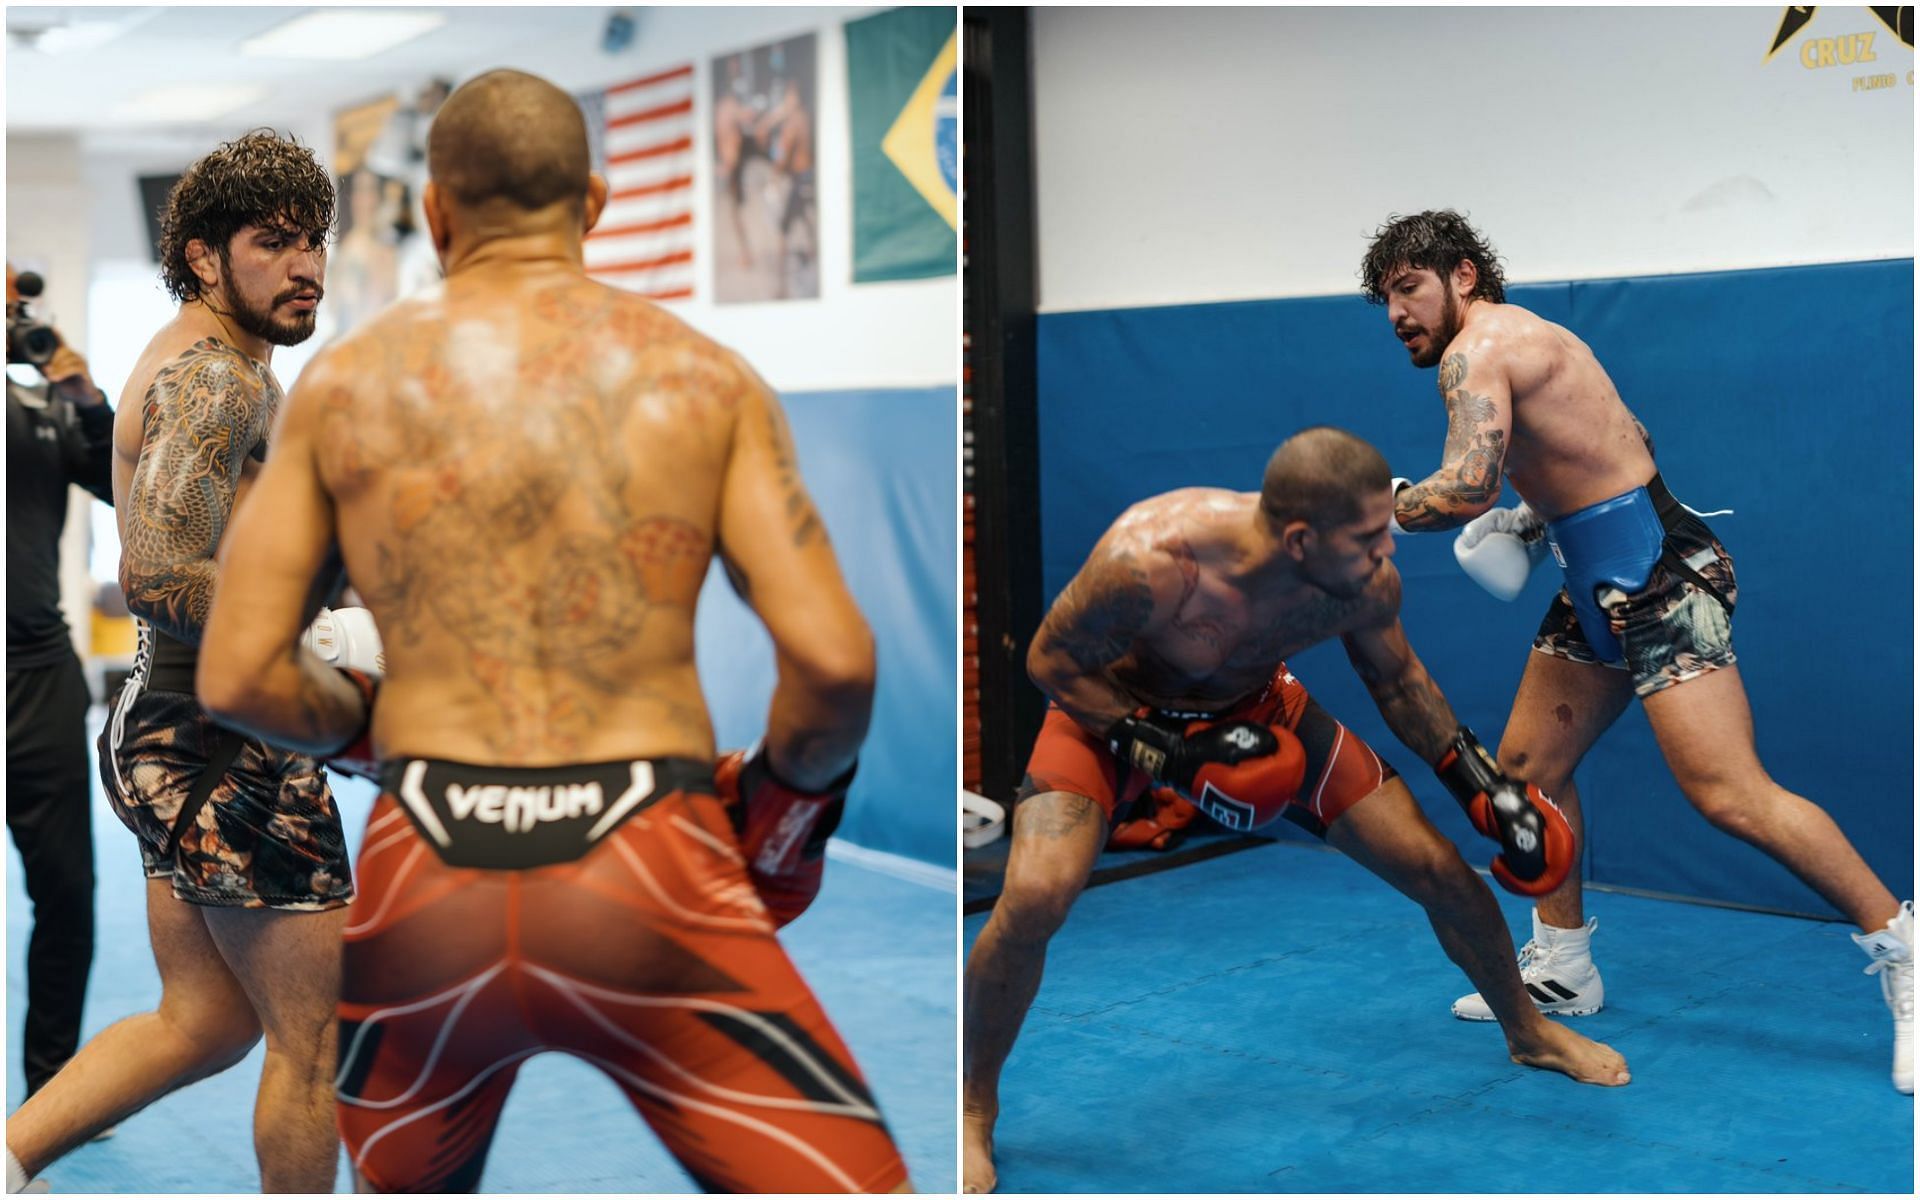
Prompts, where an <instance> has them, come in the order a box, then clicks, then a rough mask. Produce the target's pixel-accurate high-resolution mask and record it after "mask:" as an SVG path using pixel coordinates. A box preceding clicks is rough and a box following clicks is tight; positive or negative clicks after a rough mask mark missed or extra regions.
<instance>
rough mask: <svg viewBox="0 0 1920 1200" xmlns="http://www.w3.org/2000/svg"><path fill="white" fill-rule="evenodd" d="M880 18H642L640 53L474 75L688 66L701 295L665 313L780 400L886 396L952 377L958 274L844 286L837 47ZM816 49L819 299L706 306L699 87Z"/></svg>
mask: <svg viewBox="0 0 1920 1200" xmlns="http://www.w3.org/2000/svg"><path fill="white" fill-rule="evenodd" d="M879 11H882V8H881V7H870V8H853V9H835V8H820V7H796V8H787V9H773V10H769V9H754V10H750V13H751V19H750V20H749V19H747V15H748V14H747V12H743V11H742V10H732V11H731V12H730V11H729V10H727V9H724V8H717V7H716V8H664V7H662V8H649V9H647V10H645V18H644V19H645V20H646V21H647V23H648V24H647V27H646V31H645V42H644V47H645V51H646V54H645V56H644V57H642V56H641V55H639V54H637V53H636V54H629V55H625V56H623V57H621V58H619V59H611V60H610V59H607V58H605V57H598V56H596V57H594V58H586V57H583V56H582V55H580V54H579V53H578V52H577V51H575V50H572V49H570V48H568V47H560V46H552V47H540V46H530V47H528V48H527V51H526V53H525V54H524V55H523V56H521V57H519V58H518V59H516V60H515V61H511V62H505V63H476V64H474V72H473V73H475V74H477V73H478V72H479V71H480V70H484V69H486V68H489V67H494V66H512V67H519V68H520V69H522V70H527V71H532V72H534V73H535V74H538V75H544V76H546V77H547V78H548V79H551V80H553V81H554V82H555V83H557V84H560V85H561V86H562V87H565V88H566V89H567V90H568V91H573V92H580V91H586V90H589V89H591V88H596V87H601V86H604V85H607V84H612V83H619V82H621V81H622V80H626V79H632V78H635V77H637V76H641V75H647V74H651V73H652V72H654V71H658V70H662V69H665V68H668V67H673V66H677V65H679V64H681V63H683V62H687V61H688V60H690V59H691V60H692V61H693V62H694V64H695V71H694V75H695V78H694V97H695V100H694V111H695V113H696V114H697V115H698V116H700V117H701V118H702V119H699V120H696V122H695V126H696V129H697V130H698V132H697V133H696V135H695V139H694V141H695V149H696V153H697V156H698V157H697V158H696V160H695V161H696V162H698V163H699V164H700V165H699V167H698V168H696V170H695V172H694V213H695V217H694V219H695V221H696V222H698V234H697V236H698V241H697V243H696V250H695V254H696V256H697V258H696V265H697V268H698V270H699V275H700V285H699V286H698V288H697V289H696V292H695V299H694V300H692V301H688V302H683V303H677V304H673V305H670V306H669V307H671V308H672V310H673V311H674V312H676V313H678V314H680V315H681V316H683V317H685V318H686V319H687V320H688V321H689V322H691V323H692V324H693V325H694V326H695V327H696V328H698V329H700V330H701V331H702V332H704V333H706V334H707V335H709V336H710V337H713V338H716V339H718V340H719V341H721V342H724V343H726V344H727V345H729V346H732V347H734V348H735V349H738V350H739V351H740V352H741V353H743V354H744V355H746V356H747V358H748V359H749V360H751V361H752V363H753V364H754V366H755V368H756V369H758V370H759V372H760V373H761V374H762V375H764V376H765V377H766V379H767V381H768V382H769V383H771V384H772V385H773V386H774V387H775V388H776V389H778V390H780V391H812V390H826V389H838V388H862V387H886V386H903V387H904V386H936V385H941V384H953V383H957V381H958V380H959V378H960V281H959V276H958V275H948V276H945V277H943V278H938V279H924V280H911V281H905V282H900V283H872V284H861V285H860V286H858V287H855V286H854V285H853V282H852V280H853V195H852V191H853V157H852V146H851V141H850V132H851V131H850V129H849V125H848V115H847V75H846V51H847V44H846V35H845V33H844V32H843V31H842V29H841V26H842V25H843V24H844V23H845V22H847V21H849V20H853V19H856V18H858V17H862V16H867V15H869V14H871V13H875V12H879ZM809 32H811V33H813V34H814V35H815V45H817V46H818V47H819V64H818V74H817V77H816V78H817V79H818V91H817V93H816V97H815V103H816V105H817V106H818V124H817V129H818V145H817V146H816V147H815V151H816V155H817V158H818V164H817V168H818V170H817V177H818V179H819V181H820V182H819V186H818V189H817V194H818V198H819V222H820V243H821V256H820V266H821V270H820V298H819V299H818V300H798V301H780V302H777V303H765V304H718V305H717V304H714V303H713V302H712V299H711V297H712V295H713V253H712V246H713V231H712V229H711V221H710V219H709V216H710V214H711V213H712V211H713V209H712V195H713V184H714V180H713V170H712V166H711V164H712V162H713V145H712V136H713V127H712V122H711V120H710V119H707V118H710V116H711V108H710V105H711V99H710V98H711V97H712V95H713V82H712V78H711V76H710V75H709V68H710V66H711V60H712V58H713V57H714V56H715V55H718V54H722V53H730V52H732V51H735V50H743V49H747V48H749V47H752V46H758V45H762V44H764V43H767V42H773V41H779V40H782V39H784V38H790V37H794V36H797V35H799V34H803V33H809Z"/></svg>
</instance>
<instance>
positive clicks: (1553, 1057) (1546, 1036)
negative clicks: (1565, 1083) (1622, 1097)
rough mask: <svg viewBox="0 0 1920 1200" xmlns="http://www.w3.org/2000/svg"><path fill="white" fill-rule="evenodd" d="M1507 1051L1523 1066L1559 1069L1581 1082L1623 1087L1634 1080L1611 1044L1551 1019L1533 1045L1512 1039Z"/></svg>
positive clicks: (1542, 1025) (1543, 1022) (1544, 1025)
mask: <svg viewBox="0 0 1920 1200" xmlns="http://www.w3.org/2000/svg"><path fill="white" fill-rule="evenodd" d="M1507 1050H1508V1052H1509V1053H1510V1054H1511V1055H1512V1056H1513V1061H1514V1062H1517V1063H1519V1064H1520V1065H1521V1066H1523V1067H1539V1068H1540V1069H1542V1070H1544V1071H1558V1072H1560V1073H1561V1074H1562V1075H1569V1076H1572V1077H1573V1078H1574V1079H1575V1080H1576V1081H1578V1082H1580V1083H1597V1084H1599V1085H1600V1086H1601V1087H1620V1086H1621V1085H1623V1084H1626V1083H1628V1082H1630V1081H1631V1080H1632V1079H1633V1075H1632V1074H1631V1073H1630V1072H1629V1071H1628V1070H1627V1060H1626V1059H1624V1058H1622V1057H1620V1055H1619V1054H1618V1053H1616V1052H1615V1051H1614V1048H1613V1047H1612V1046H1608V1045H1605V1044H1603V1043H1601V1042H1596V1041H1594V1040H1593V1039H1592V1038H1589V1037H1584V1036H1582V1035H1580V1034H1577V1033H1575V1032H1574V1031H1573V1030H1571V1029H1568V1028H1567V1027H1566V1026H1565V1025H1556V1024H1554V1023H1553V1022H1552V1021H1547V1020H1542V1021H1541V1022H1540V1031H1539V1033H1538V1035H1537V1036H1536V1037H1535V1038H1533V1039H1532V1044H1531V1045H1528V1044H1526V1043H1525V1042H1523V1041H1522V1040H1521V1039H1519V1038H1513V1039H1510V1040H1509V1041H1508V1042H1507Z"/></svg>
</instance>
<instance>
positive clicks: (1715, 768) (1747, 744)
mask: <svg viewBox="0 0 1920 1200" xmlns="http://www.w3.org/2000/svg"><path fill="white" fill-rule="evenodd" d="M1643 703H1644V704H1645V705H1646V709H1647V720H1648V722H1649V723H1650V724H1651V725H1652V726H1653V734H1654V737H1655V738H1656V739H1657V740H1658V741H1659V743H1660V751H1661V753H1662V754H1663V755H1665V756H1666V760H1667V766H1668V767H1669V768H1671V769H1672V771H1673V777H1674V780H1675V781H1676V782H1678V783H1679V785H1680V790H1681V791H1683V792H1684V793H1686V797H1687V799H1688V801H1689V802H1691V803H1692V804H1693V806H1694V807H1695V808H1696V809H1698V810H1700V815H1701V816H1703V817H1705V818H1706V819H1707V820H1708V821H1710V822H1712V823H1713V825H1714V826H1715V827H1716V828H1718V829H1721V830H1724V831H1725V832H1727V833H1730V834H1732V835H1733V836H1735V837H1737V838H1739V839H1740V840H1741V841H1744V842H1747V843H1749V844H1751V845H1753V846H1756V847H1758V848H1759V849H1761V850H1764V851H1766V852H1767V853H1768V854H1769V855H1771V856H1772V857H1773V859H1774V861H1776V862H1778V863H1779V864H1780V865H1781V866H1783V867H1785V868H1787V869H1788V870H1789V871H1792V872H1793V873H1794V875H1795V876H1796V877H1798V878H1799V880H1800V881H1801V882H1802V883H1804V884H1806V885H1807V886H1808V887H1810V888H1812V889H1813V890H1814V891H1816V892H1818V893H1819V894H1820V896H1821V898H1822V899H1824V900H1825V901H1826V902H1827V903H1829V904H1831V905H1833V907H1834V908H1836V909H1838V910H1839V911H1840V912H1841V913H1843V914H1844V915H1845V916H1846V917H1847V919H1848V920H1850V921H1852V922H1853V923H1854V924H1856V925H1858V926H1859V927H1860V929H1861V930H1862V934H1861V936H1858V937H1856V938H1855V939H1854V940H1855V941H1856V942H1859V943H1860V944H1861V947H1862V949H1864V950H1866V952H1867V954H1868V956H1869V957H1871V958H1872V959H1873V963H1872V965H1870V966H1869V967H1868V968H1867V969H1868V970H1869V971H1877V972H1879V973H1881V987H1882V989H1883V990H1884V992H1885V993H1886V997H1887V1004H1888V1007H1890V1008H1891V1009H1892V1010H1893V1019H1894V1066H1893V1080H1894V1086H1895V1087H1897V1088H1899V1089H1900V1090H1901V1091H1903V1092H1907V1093H1909V1094H1911V1093H1912V1091H1913V1043H1912V1037H1913V909H1912V906H1911V904H1906V905H1903V904H1901V903H1900V902H1899V901H1898V900H1896V899H1895V898H1894V896H1893V893H1892V892H1890V891H1888V890H1887V887H1886V885H1885V884H1883V883H1881V882H1880V879H1879V877H1878V876H1876V875H1875V874H1874V873H1873V869H1872V868H1871V867H1869V866H1867V864H1866V861H1865V860H1864V859H1862V858H1861V857H1860V854H1859V852H1858V851H1857V850H1855V849H1854V848H1853V843H1852V842H1849V841H1848V840H1847V835H1846V834H1844V833H1842V832H1841V831H1840V827H1839V826H1838V825H1836V824H1835V823H1834V820H1833V818H1832V817H1830V816H1828V815H1827V813H1826V811H1825V810H1824V809H1822V808H1820V807H1819V806H1818V805H1816V804H1814V803H1812V802H1811V801H1809V800H1807V799H1805V798H1804V797H1801V796H1797V795H1795V794H1794V793H1792V792H1790V791H1788V790H1787V789H1785V788H1783V787H1781V786H1780V785H1779V784H1777V783H1775V782H1774V781H1773V779H1772V778H1771V777H1770V776H1768V774H1767V772H1766V768H1765V767H1763V766H1761V764H1760V758H1759V755H1758V754H1757V753H1756V752H1755V750H1754V743H1753V713H1752V710H1751V709H1750V708H1749V707H1748V704H1747V693H1746V688H1745V687H1744V686H1743V685H1742V684H1741V682H1740V669H1739V668H1738V667H1736V666H1726V667H1721V668H1719V669H1717V670H1712V671H1708V672H1706V673H1705V674H1702V675H1695V676H1693V677H1692V678H1689V679H1686V680H1683V681H1681V682H1678V683H1674V684H1670V685H1668V686H1666V687H1663V688H1661V689H1660V690H1659V691H1655V692H1653V693H1651V694H1650V695H1647V696H1645V697H1643Z"/></svg>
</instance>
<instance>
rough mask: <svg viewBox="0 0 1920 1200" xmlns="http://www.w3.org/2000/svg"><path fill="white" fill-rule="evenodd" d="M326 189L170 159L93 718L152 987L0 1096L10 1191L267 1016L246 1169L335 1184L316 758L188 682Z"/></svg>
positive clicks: (332, 844) (197, 1068)
mask: <svg viewBox="0 0 1920 1200" xmlns="http://www.w3.org/2000/svg"><path fill="white" fill-rule="evenodd" d="M333 201H334V195H333V183H332V180H331V179H330V178H329V177H328V175H327V173H326V171H325V170H324V169H323V168H322V167H321V166H320V164H319V163H318V162H317V161H316V160H315V159H314V157H313V153H312V152H311V151H309V150H308V149H306V148H305V147H304V146H300V145H298V144H297V143H294V142H291V141H287V140H283V139H281V138H279V137H276V136H274V135H273V134H271V133H268V132H258V131H257V132H254V133H250V134H248V135H247V136H245V137H242V138H240V139H238V140H237V141H233V142H229V143H227V144H225V145H223V146H221V147H220V148H219V149H217V150H215V151H214V152H213V153H211V154H209V155H207V156H206V157H205V158H202V159H201V160H200V161H199V162H196V163H194V164H193V165H192V166H191V167H189V168H187V171H186V173H185V174H184V175H182V176H181V178H180V182H179V183H178V184H176V185H175V186H174V189H173V192H172V194H171V195H170V196H169V197H168V199H167V207H166V209H165V211H164V213H163V214H162V217H161V247H160V249H161V273H162V276H163V278H164V280H165V282H166V286H167V289H168V291H169V292H171V293H172V294H173V296H174V298H175V299H176V300H178V301H180V310H179V312H178V314H176V315H175V317H174V319H173V320H172V321H170V322H169V323H168V324H167V325H166V327H165V328H163V329H162V330H161V331H160V332H159V333H158V334H156V335H155V336H154V338H153V340H152V341H151V342H150V343H148V345H147V348H146V350H145V352H144V353H143V354H142V355H141V356H140V360H139V362H138V363H136V364H135V366H134V369H133V374H132V376H131V377H129V379H128V381H127V387H126V393H125V394H126V395H127V396H130V397H131V396H138V397H140V402H139V403H137V404H131V403H130V404H123V405H122V406H121V408H120V411H119V412H118V413H117V414H115V418H114V431H113V447H114V459H113V496H114V510H115V516H116V519H117V520H118V522H119V528H120V541H121V546H122V551H121V557H120V584H121V587H122V588H123V589H124V590H125V592H126V597H127V608H128V609H129V611H131V612H132V613H133V614H134V615H135V616H136V617H138V618H140V621H141V624H140V643H139V650H138V653H137V654H136V656H135V660H134V667H133V672H132V674H131V676H130V677H129V678H128V680H127V683H126V686H125V687H124V688H123V689H121V692H120V694H119V697H118V699H117V700H116V701H115V703H114V705H113V710H112V713H111V714H110V717H109V720H108V722H107V727H106V729H105V730H104V731H103V732H102V733H101V735H100V773H101V776H102V779H103V781H104V783H105V788H106V793H107V799H108V801H109V803H110V804H111V805H112V806H113V810H114V812H115V813H116V814H118V816H119V817H120V819H121V821H123V822H124V823H125V824H126V826H127V827H128V828H129V829H131V830H132V831H133V832H134V834H135V835H136V836H137V837H138V838H139V841H140V855H141V859H142V862H143V865H144V867H145V870H146V876H147V930H148V933H149V935H150V937H151V938H152V942H153V954H154V960H155V962H156V963H157V964H158V966H159V969H160V1004H159V1007H158V1008H157V1009H155V1010H154V1011H153V1012H148V1013H140V1014H138V1015H136V1016H131V1017H127V1018H126V1019H124V1020H122V1021H119V1022H117V1023H115V1024H114V1025H112V1026H109V1027H108V1028H107V1029H105V1030H103V1031H102V1032H101V1033H100V1034H99V1035H98V1036H97V1037H95V1038H94V1039H93V1040H92V1041H91V1042H89V1043H87V1045H86V1046H84V1047H82V1048H81V1050H80V1053H79V1054H78V1055H76V1056H75V1057H74V1058H73V1060H72V1061H71V1062H69V1063H68V1064H67V1065H66V1067H64V1068H63V1069H62V1070H61V1071H60V1072H59V1074H57V1075H55V1076H54V1077H53V1079H52V1080H51V1081H50V1082H49V1083H48V1084H47V1085H46V1086H45V1087H44V1088H42V1089H41V1090H40V1091H38V1092H36V1093H35V1094H34V1096H33V1098H32V1099H30V1100H28V1101H27V1102H26V1103H25V1104H23V1105H21V1106H20V1108H19V1110H18V1111H16V1112H15V1113H14V1114H13V1115H12V1116H11V1117H9V1118H8V1119H7V1174H8V1190H9V1191H15V1190H18V1187H17V1186H16V1185H19V1184H23V1183H24V1182H25V1180H26V1179H27V1178H28V1177H30V1176H31V1175H32V1174H34V1173H35V1172H38V1171H39V1170H41V1169H42V1168H43V1167H45V1166H46V1165H48V1164H49V1163H51V1162H53V1161H54V1160H55V1159H57V1158H59V1157H60V1156H61V1155H63V1154H65V1153H66V1152H67V1151H69V1150H71V1149H73V1148H74V1147H75V1146H78V1145H80V1144H81V1143H82V1142H84V1141H86V1140H87V1139H88V1138H90V1137H92V1136H93V1135H94V1134H96V1133H98V1132H99V1131H101V1130H102V1129H105V1128H107V1127H109V1126H111V1125H113V1124H115V1123H116V1122H118V1121H120V1120H122V1119H124V1118H125V1117H127V1116H129V1115H131V1114H133V1113H135V1112H137V1111H139V1110H140V1109H142V1108H144V1107H146V1106H147V1105H148V1104H151V1103H153V1102H154V1101H155V1100H158V1099H159V1098H160V1097H162V1096H164V1095H166V1094H167V1093H169V1092H172V1091H174V1090H175V1089H177V1088H181V1087H184V1086H186V1085H187V1084H190V1083H193V1082H194V1081H196V1080H199V1079H204V1078H205V1077H207V1076H209V1075H212V1074H215V1073H217V1072H219V1071H223V1070H225V1069H226V1068H228V1067H230V1066H232V1065H233V1064H235V1063H236V1062H238V1061H240V1059H241V1058H242V1057H244V1056H245V1055H246V1054H247V1052H248V1051H249V1050H250V1049H251V1048H252V1047H253V1045H254V1044H255V1043H256V1042H258V1041H259V1040H260V1038H261V1037H262V1035H264V1036H265V1038H266V1043H267V1053H266V1066H265V1068H264V1069H263V1070H262V1072H261V1075H260V1096H259V1102H258V1104H257V1105H256V1107H255V1109H254V1123H253V1143H254V1150H255V1152H256V1153H257V1154H258V1156H259V1160H260V1187H261V1190H263V1191H268V1192H328V1191H332V1190H333V1182H334V1174H335V1167H336V1161H337V1158H338V1153H339V1149H338V1148H339V1139H338V1136H337V1135H336V1133H335V1132H334V1124H333V1077H332V1064H333V1057H334V1041H333V1021H332V1010H333V1007H334V1003H335V1000H336V996H337V992H338V981H339V962H340V931H341V927H342V926H343V925H344V923H345V916H346V914H345V911H344V906H345V905H346V903H347V901H348V899H349V898H350V897H351V896H352V894H353V885H352V882H351V878H350V875H349V871H348V865H347V854H346V842H345V839H344V837H343V836H342V832H341V828H340V817H339V813H338V812H337V811H336V810H335V808H334V803H333V797H332V795H331V793H329V791H328V790H327V783H326V776H325V774H324V773H323V772H322V770H321V769H320V766H319V764H318V763H317V762H315V761H314V760H313V759H312V758H310V757H308V756H306V755H303V754H297V753H290V752H288V751H285V750H282V749H279V748H277V747H274V746H270V745H268V744H266V743H265V742H261V741H258V740H256V739H253V738H242V737H239V736H236V735H234V734H231V733H229V732H228V731H226V730H223V729H221V728H220V727H219V726H217V725H215V724H214V722H213V721H212V720H211V719H209V717H208V715H207V713H206V712H205V711H204V710H203V709H202V708H201V707H200V704H199V702H198V701H197V700H195V698H194V690H193V688H194V684H193V678H194V669H195V663H196V661H198V660H201V659H202V658H204V656H205V655H206V654H208V653H210V652H214V651H211V650H210V649H209V647H208V646H207V645H206V643H205V642H204V633H205V630H206V622H207V613H208V611H209V609H210V607H211V605H212V602H213V594H214V585H215V582H216V579H217V577H218V575H219V571H218V569H217V567H216V565H215V555H216V553H217V552H218V551H219V550H220V549H221V548H222V546H223V544H224V542H225V535H226V533H227V531H228V528H229V525H230V524H231V522H232V521H233V519H234V517H235V514H236V513H238V512H241V511H243V510H244V508H245V506H246V504H247V503H248V502H249V493H250V492H251V491H252V490H253V488H254V486H255V484H256V481H257V480H258V478H259V476H260V473H261V465H262V460H263V459H265V458H267V457H268V445H269V440H270V439H269V437H268V431H269V429H270V427H271V426H272V424H273V421H274V416H275V413H276V411H277V410H278V409H279V407H280V401H281V392H280V385H279V383H278V382H277V381H276V380H275V379H274V375H273V371H272V368H271V367H270V365H269V360H270V359H271V357H272V354H273V348H274V347H275V346H291V345H295V344H297V343H299V342H302V341H305V340H306V339H307V337H308V336H309V335H311V334H312V333H313V327H314V313H315V310H316V308H317V306H318V305H319V302H320V297H321V285H322V281H323V279H324V276H325V268H326V239H327V230H328V228H329V227H330V226H331V224H332V222H333ZM276 449H277V448H276Z"/></svg>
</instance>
